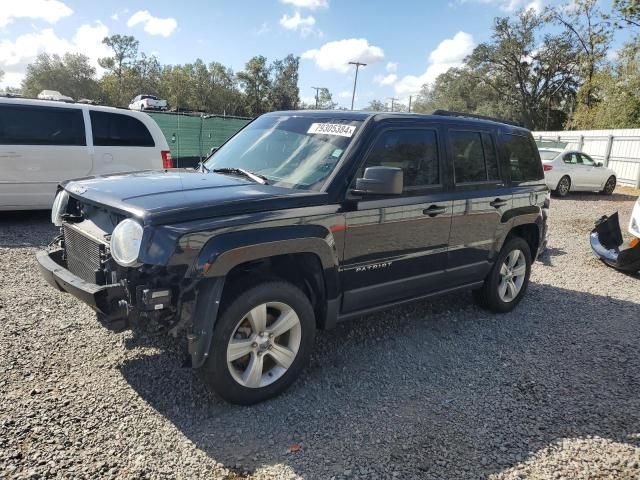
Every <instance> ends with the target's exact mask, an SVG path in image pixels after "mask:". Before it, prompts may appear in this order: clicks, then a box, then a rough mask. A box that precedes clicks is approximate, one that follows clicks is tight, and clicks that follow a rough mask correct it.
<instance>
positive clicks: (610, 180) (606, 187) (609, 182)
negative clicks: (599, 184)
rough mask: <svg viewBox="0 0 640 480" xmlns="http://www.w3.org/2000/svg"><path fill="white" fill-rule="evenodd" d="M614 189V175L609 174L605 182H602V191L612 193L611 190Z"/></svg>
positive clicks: (606, 193)
mask: <svg viewBox="0 0 640 480" xmlns="http://www.w3.org/2000/svg"><path fill="white" fill-rule="evenodd" d="M615 189H616V177H614V176H613V175H611V176H610V177H609V178H608V179H607V183H605V184H604V188H603V189H602V193H603V194H604V195H613V191H614V190H615Z"/></svg>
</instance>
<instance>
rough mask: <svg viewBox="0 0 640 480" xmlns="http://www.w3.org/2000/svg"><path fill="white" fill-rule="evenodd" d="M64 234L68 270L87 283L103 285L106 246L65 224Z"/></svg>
mask: <svg viewBox="0 0 640 480" xmlns="http://www.w3.org/2000/svg"><path fill="white" fill-rule="evenodd" d="M63 232H64V248H65V253H66V256H67V269H68V270H69V271H70V272H71V273H73V274H74V275H76V276H78V277H80V278H81V279H83V280H85V281H87V282H90V283H97V284H102V283H103V279H102V258H103V257H104V251H105V245H104V244H102V243H99V242H97V241H96V240H94V239H92V238H91V237H89V236H87V235H84V234H83V233H82V232H81V231H80V230H78V229H77V228H75V227H73V226H71V225H69V224H64V226H63Z"/></svg>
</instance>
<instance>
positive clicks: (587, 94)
mask: <svg viewBox="0 0 640 480" xmlns="http://www.w3.org/2000/svg"><path fill="white" fill-rule="evenodd" d="M633 3H635V2H633ZM548 15H549V18H551V19H552V20H553V21H555V22H556V23H558V24H559V25H561V26H563V27H564V28H565V29H566V32H567V33H568V35H569V36H570V37H571V38H572V39H573V40H574V41H575V42H576V44H577V45H578V47H579V50H578V51H579V54H578V60H579V62H580V72H579V73H580V75H581V76H582V79H583V84H582V87H581V91H580V93H579V96H578V97H579V101H580V103H584V104H585V105H586V106H587V107H591V105H592V104H593V103H594V100H595V98H594V85H593V80H594V76H595V75H596V73H597V71H598V68H599V67H600V66H601V65H602V63H603V61H604V60H605V58H606V54H607V49H608V48H609V45H610V44H611V40H612V36H613V35H612V31H611V25H610V23H609V22H608V21H607V19H606V18H605V16H604V15H603V14H602V12H601V11H600V10H599V8H598V0H574V1H573V3H572V5H571V7H570V8H566V7H563V8H560V7H555V8H551V9H549V10H548Z"/></svg>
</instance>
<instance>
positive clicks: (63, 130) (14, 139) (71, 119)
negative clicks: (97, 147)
mask: <svg viewBox="0 0 640 480" xmlns="http://www.w3.org/2000/svg"><path fill="white" fill-rule="evenodd" d="M0 144H2V145H86V144H87V142H86V138H85V130H84V117H83V115H82V110H80V109H77V108H58V107H38V106H30V105H0Z"/></svg>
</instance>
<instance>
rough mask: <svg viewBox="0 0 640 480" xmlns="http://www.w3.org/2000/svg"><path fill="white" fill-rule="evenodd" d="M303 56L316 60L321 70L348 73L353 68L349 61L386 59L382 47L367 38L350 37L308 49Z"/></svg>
mask: <svg viewBox="0 0 640 480" xmlns="http://www.w3.org/2000/svg"><path fill="white" fill-rule="evenodd" d="M302 58H304V59H307V60H314V61H315V62H316V65H317V67H318V68H320V69H321V70H336V71H338V72H341V73H347V72H348V71H349V70H350V69H351V68H353V67H352V66H350V65H349V62H355V61H358V62H363V63H367V64H372V63H376V62H379V61H381V60H382V59H384V51H383V50H382V49H381V48H380V47H376V46H375V45H369V42H368V41H367V40H366V39H365V38H349V39H346V40H337V41H335V42H328V43H325V44H324V45H322V46H321V47H320V48H314V49H312V50H307V51H306V52H304V53H303V54H302Z"/></svg>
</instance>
